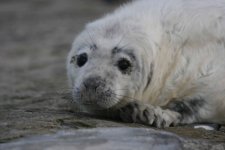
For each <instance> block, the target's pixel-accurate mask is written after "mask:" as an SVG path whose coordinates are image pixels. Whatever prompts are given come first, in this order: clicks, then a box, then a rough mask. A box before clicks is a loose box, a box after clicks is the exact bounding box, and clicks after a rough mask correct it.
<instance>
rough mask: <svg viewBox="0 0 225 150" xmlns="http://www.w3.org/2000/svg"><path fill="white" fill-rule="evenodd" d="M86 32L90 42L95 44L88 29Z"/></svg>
mask: <svg viewBox="0 0 225 150" xmlns="http://www.w3.org/2000/svg"><path fill="white" fill-rule="evenodd" d="M87 33H88V36H89V38H90V39H91V42H92V44H91V45H95V42H94V40H93V38H92V36H91V34H90V32H89V31H88V30H87Z"/></svg>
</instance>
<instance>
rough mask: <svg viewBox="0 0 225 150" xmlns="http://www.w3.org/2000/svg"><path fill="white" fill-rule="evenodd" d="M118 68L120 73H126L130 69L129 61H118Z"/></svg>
mask: <svg viewBox="0 0 225 150" xmlns="http://www.w3.org/2000/svg"><path fill="white" fill-rule="evenodd" d="M117 66H118V68H119V69H120V71H122V72H123V73H126V72H127V71H129V70H130V68H131V63H130V61H129V60H127V59H125V58H122V59H120V60H119V61H118V64H117Z"/></svg>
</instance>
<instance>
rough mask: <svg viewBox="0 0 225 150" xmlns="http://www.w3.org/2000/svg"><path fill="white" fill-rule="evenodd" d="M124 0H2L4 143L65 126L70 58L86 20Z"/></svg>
mask: <svg viewBox="0 0 225 150" xmlns="http://www.w3.org/2000/svg"><path fill="white" fill-rule="evenodd" d="M124 2H125V0H0V143H1V142H4V141H7V140H10V139H14V138H17V137H22V136H24V135H27V134H33V133H38V134H40V133H42V132H43V133H45V132H49V131H51V130H55V129H57V128H61V122H60V121H59V120H60V119H61V120H62V119H63V118H65V117H73V115H71V114H69V112H68V111H69V110H70V109H69V107H68V106H67V104H68V99H69V98H70V97H67V95H68V93H69V91H70V90H69V89H68V86H67V78H66V69H65V68H66V67H65V65H66V56H67V53H68V52H69V50H70V46H71V43H72V41H73V39H74V37H75V36H76V34H77V33H79V32H80V31H81V30H82V29H83V27H84V25H85V24H86V23H87V22H90V21H93V20H95V19H96V18H98V17H100V16H103V15H104V14H106V13H109V12H111V11H112V10H113V9H114V8H115V7H117V6H118V5H120V4H122V3H124Z"/></svg>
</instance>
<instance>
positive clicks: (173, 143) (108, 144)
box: [0, 128, 183, 150]
mask: <svg viewBox="0 0 225 150" xmlns="http://www.w3.org/2000/svg"><path fill="white" fill-rule="evenodd" d="M0 148H1V149H10V150H39V149H40V150H62V149H73V150H90V149H91V150H105V149H107V150H149V149H151V150H180V149H183V145H182V143H181V139H180V138H178V137H177V136H176V135H174V134H171V133H167V132H162V131H156V130H153V129H147V128H95V129H79V130H67V131H59V132H57V133H56V134H48V135H42V136H34V137H28V138H23V139H20V140H16V141H12V142H9V143H6V144H2V145H0Z"/></svg>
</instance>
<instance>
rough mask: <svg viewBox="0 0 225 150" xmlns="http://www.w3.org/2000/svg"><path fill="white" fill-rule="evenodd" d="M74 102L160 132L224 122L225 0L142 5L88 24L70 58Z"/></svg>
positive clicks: (152, 0) (143, 1)
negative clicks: (185, 126)
mask: <svg viewBox="0 0 225 150" xmlns="http://www.w3.org/2000/svg"><path fill="white" fill-rule="evenodd" d="M67 71H68V78H69V84H70V86H71V88H72V95H73V99H74V101H75V102H76V103H77V104H78V105H79V107H82V110H86V111H87V112H89V113H92V114H105V112H104V111H107V112H108V111H112V112H113V114H116V115H118V116H119V117H120V118H121V119H122V120H123V121H125V122H137V123H143V124H148V125H153V126H156V127H168V126H174V125H177V124H192V123H218V124H224V123H225V1H224V0H214V1H212V0H188V1H187V0H138V1H133V2H130V3H127V4H126V5H124V6H122V7H120V8H118V9H117V10H115V11H114V12H113V13H111V14H108V15H106V16H104V17H103V18H101V19H98V20H96V21H94V22H91V23H89V24H87V25H86V27H85V29H84V30H83V31H82V32H81V33H80V34H79V35H78V36H77V37H76V39H75V41H74V43H73V46H72V49H71V51H70V52H69V55H68V58H67Z"/></svg>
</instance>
